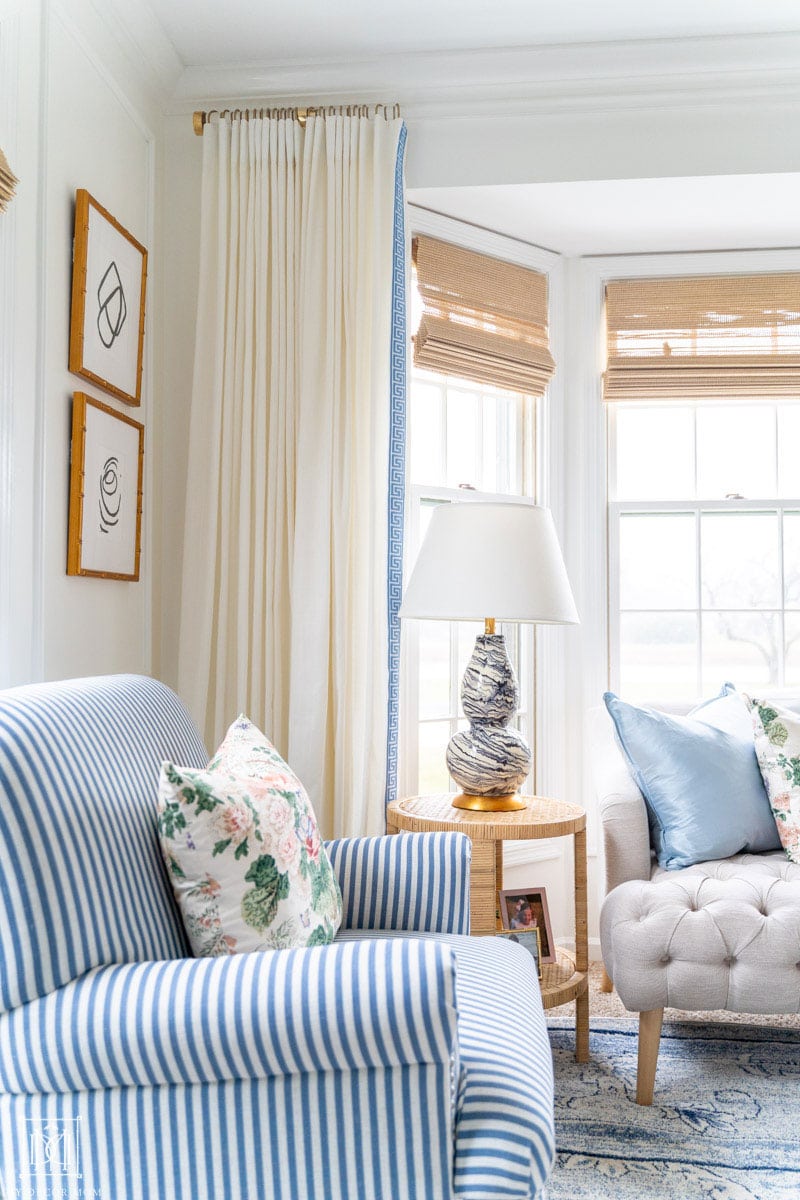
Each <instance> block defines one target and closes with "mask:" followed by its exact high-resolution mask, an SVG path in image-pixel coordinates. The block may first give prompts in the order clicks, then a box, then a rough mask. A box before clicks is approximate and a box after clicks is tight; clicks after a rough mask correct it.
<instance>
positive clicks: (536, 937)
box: [497, 925, 542, 981]
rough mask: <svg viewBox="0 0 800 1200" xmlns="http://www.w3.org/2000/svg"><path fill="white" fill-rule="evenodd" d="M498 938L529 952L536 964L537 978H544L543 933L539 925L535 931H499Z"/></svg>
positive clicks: (535, 927)
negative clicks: (513, 943)
mask: <svg viewBox="0 0 800 1200" xmlns="http://www.w3.org/2000/svg"><path fill="white" fill-rule="evenodd" d="M497 936H498V937H502V938H505V939H506V940H507V941H509V942H517V943H518V944H519V945H520V946H522V947H523V949H525V950H527V951H528V953H529V954H530V956H531V958H532V959H533V960H534V962H535V963H536V976H537V978H538V979H539V980H540V981H541V978H542V931H541V930H540V929H539V927H538V925H536V926H534V928H533V929H527V930H525V929H498V931H497Z"/></svg>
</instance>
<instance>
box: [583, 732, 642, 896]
mask: <svg viewBox="0 0 800 1200" xmlns="http://www.w3.org/2000/svg"><path fill="white" fill-rule="evenodd" d="M589 739H590V744H591V755H592V766H593V774H594V781H595V787H596V791H597V800H598V805H599V808H600V820H601V822H602V826H603V846H604V850H605V867H606V895H608V893H609V892H611V891H613V890H614V888H615V887H617V886H618V885H619V884H620V883H627V882H628V880H630V879H649V878H650V873H651V869H652V860H651V853H650V827H649V824H648V820H647V808H646V806H645V802H644V798H643V796H642V793H641V792H640V791H639V789H638V787H637V786H636V784H635V783H634V781H633V777H632V776H631V773H630V771H629V770H628V767H627V764H626V762H625V759H624V758H623V757H622V754H621V752H620V749H619V747H618V746H617V744H616V741H615V740H614V733H613V727H612V724H611V719H610V718H609V716H608V713H607V712H606V711H605V709H592V710H591V711H590V713H589Z"/></svg>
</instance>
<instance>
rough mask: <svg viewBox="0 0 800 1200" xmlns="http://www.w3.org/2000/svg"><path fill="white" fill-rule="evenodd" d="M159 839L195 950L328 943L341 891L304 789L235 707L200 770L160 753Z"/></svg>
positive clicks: (209, 952)
mask: <svg viewBox="0 0 800 1200" xmlns="http://www.w3.org/2000/svg"><path fill="white" fill-rule="evenodd" d="M158 800H159V812H158V823H159V831H160V834H161V847H162V851H163V854H164V859H165V861H166V864H167V869H168V871H169V875H170V879H171V880H172V885H173V888H174V891H175V896H176V898H177V901H178V904H179V906H180V910H181V914H182V916H183V920H184V924H185V926H186V932H187V934H188V935H189V941H190V942H191V945H192V950H193V951H194V953H195V954H196V955H197V956H198V957H200V956H208V955H217V954H235V953H242V952H246V951H251V950H280V949H284V948H286V947H291V946H319V945H324V944H326V943H328V942H332V941H333V939H334V936H335V934H336V931H337V929H338V928H339V925H340V923H341V919H342V897H341V892H340V891H339V884H338V882H337V880H336V876H335V875H334V873H333V870H332V868H331V864H330V861H329V859H328V855H327V853H326V851H325V847H324V845H323V843H322V839H321V838H320V834H319V828H318V826H317V820H316V817H315V816H314V810H313V809H312V807H311V803H310V801H309V799H308V796H307V795H306V793H305V790H304V789H303V786H302V784H301V783H300V781H299V779H298V778H297V776H296V775H295V774H294V773H293V772H292V771H291V770H290V769H289V767H288V766H287V765H286V763H285V762H284V761H283V759H282V758H281V756H280V755H279V754H278V752H277V750H276V749H275V747H274V746H273V745H272V743H271V742H270V741H269V740H268V739H267V738H266V737H265V736H264V734H263V733H261V732H260V731H259V730H258V729H256V727H255V725H253V723H252V722H251V721H249V720H248V719H247V717H244V716H241V717H239V719H238V720H237V721H234V723H233V725H231V727H230V729H229V730H228V732H227V734H226V735H225V740H224V741H223V743H222V745H221V746H220V748H219V750H218V751H217V753H216V754H215V755H214V757H213V758H212V759H211V762H210V763H209V764H208V766H207V767H206V768H205V770H202V771H198V770H193V769H190V768H188V767H179V766H176V765H175V764H174V763H168V762H165V763H164V764H163V766H162V768H161V779H160V781H159V790H158Z"/></svg>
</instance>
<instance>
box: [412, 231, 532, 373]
mask: <svg viewBox="0 0 800 1200" xmlns="http://www.w3.org/2000/svg"><path fill="white" fill-rule="evenodd" d="M413 256H414V263H415V265H416V268H417V283H418V286H419V291H420V295H421V296H422V303H423V312H422V318H421V320H420V323H419V328H418V329H417V332H416V334H415V337H414V364H415V366H418V367H427V368H428V369H429V370H431V371H440V372H441V373H442V374H445V375H457V376H460V377H461V378H464V379H472V380H474V381H475V382H477V383H483V384H488V385H489V386H490V387H499V388H507V389H508V390H510V391H513V392H525V393H527V394H528V395H531V396H541V395H543V394H544V390H545V388H546V387H547V381H548V379H549V378H550V376H551V375H552V374H553V372H554V371H555V363H554V362H553V356H552V355H551V353H550V340H549V337H548V333H547V277H546V276H545V275H542V274H540V273H539V272H538V271H530V270H528V269H527V268H526V267H519V266H515V265H514V263H508V262H502V261H501V260H500V259H497V258H491V257H489V255H486V254H476V253H475V252H474V251H472V250H464V249H463V248H462V247H460V246H453V245H451V244H450V243H449V242H441V241H439V240H438V239H437V238H430V237H423V236H419V237H416V238H414V242H413Z"/></svg>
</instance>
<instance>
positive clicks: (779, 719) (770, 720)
mask: <svg viewBox="0 0 800 1200" xmlns="http://www.w3.org/2000/svg"><path fill="white" fill-rule="evenodd" d="M750 711H751V714H752V717H753V731H754V735H755V746H756V757H757V759H758V765H759V767H760V768H761V776H762V778H763V780H764V787H765V788H766V789H767V795H768V797H769V802H770V805H771V807H772V812H773V814H774V816H775V823H776V825H777V826H778V836H779V837H780V839H781V845H782V846H783V848H784V850H785V851H786V853H787V855H788V856H789V858H790V859H791V860H792V862H796V863H800V713H796V712H792V710H791V709H788V708H778V706H777V705H775V704H769V703H767V702H765V701H763V700H751V701H750Z"/></svg>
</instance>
